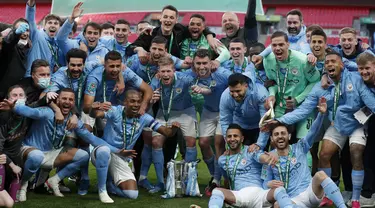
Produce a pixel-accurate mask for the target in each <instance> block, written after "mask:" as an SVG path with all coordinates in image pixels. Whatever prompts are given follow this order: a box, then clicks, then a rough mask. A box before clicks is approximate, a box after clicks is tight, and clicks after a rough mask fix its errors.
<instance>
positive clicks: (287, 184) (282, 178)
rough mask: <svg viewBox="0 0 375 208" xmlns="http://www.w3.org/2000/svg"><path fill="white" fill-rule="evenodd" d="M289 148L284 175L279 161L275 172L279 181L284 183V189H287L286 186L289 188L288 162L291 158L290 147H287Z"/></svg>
mask: <svg viewBox="0 0 375 208" xmlns="http://www.w3.org/2000/svg"><path fill="white" fill-rule="evenodd" d="M289 147H290V148H289V153H288V159H287V161H286V171H285V173H284V174H283V171H282V170H281V164H280V161H279V162H278V164H276V166H277V170H278V172H279V176H280V179H281V181H282V182H283V183H284V188H285V189H288V186H289V169H290V161H291V160H292V156H293V151H292V146H289ZM283 176H285V178H284V177H283Z"/></svg>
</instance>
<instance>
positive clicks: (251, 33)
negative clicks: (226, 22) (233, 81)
mask: <svg viewBox="0 0 375 208" xmlns="http://www.w3.org/2000/svg"><path fill="white" fill-rule="evenodd" d="M255 10H256V0H249V3H248V5H247V11H246V16H245V24H244V27H242V28H239V29H238V31H237V33H236V35H234V36H233V37H224V38H221V39H220V41H221V42H222V43H223V44H224V45H225V47H227V48H229V43H230V41H231V40H232V39H234V38H240V39H242V40H244V41H245V43H246V47H247V51H246V54H245V55H246V56H248V55H249V48H250V47H251V46H252V45H253V44H254V43H256V42H258V27H257V20H256V14H255Z"/></svg>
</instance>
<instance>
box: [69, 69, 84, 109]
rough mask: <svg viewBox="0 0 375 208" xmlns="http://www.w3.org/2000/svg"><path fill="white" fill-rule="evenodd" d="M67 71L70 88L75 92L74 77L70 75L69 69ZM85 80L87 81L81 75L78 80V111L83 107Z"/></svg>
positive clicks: (76, 95)
mask: <svg viewBox="0 0 375 208" xmlns="http://www.w3.org/2000/svg"><path fill="white" fill-rule="evenodd" d="M66 71H67V76H68V80H69V85H70V88H72V90H74V88H73V81H72V79H73V78H72V75H71V74H70V72H69V69H67V70H66ZM84 79H85V78H84V75H83V74H81V77H80V78H79V80H78V92H77V93H74V95H75V98H76V100H77V104H76V107H77V110H79V109H80V107H81V99H82V89H83V81H84Z"/></svg>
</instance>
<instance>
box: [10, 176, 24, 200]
mask: <svg viewBox="0 0 375 208" xmlns="http://www.w3.org/2000/svg"><path fill="white" fill-rule="evenodd" d="M20 189H21V183H20V180H19V179H18V178H15V179H13V181H12V183H11V184H10V187H9V194H10V196H11V197H12V199H13V200H14V201H15V202H18V199H19V192H20Z"/></svg>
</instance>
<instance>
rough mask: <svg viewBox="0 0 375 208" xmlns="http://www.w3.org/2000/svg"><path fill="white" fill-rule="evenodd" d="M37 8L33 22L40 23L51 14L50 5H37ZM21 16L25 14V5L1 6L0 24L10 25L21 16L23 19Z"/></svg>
mask: <svg viewBox="0 0 375 208" xmlns="http://www.w3.org/2000/svg"><path fill="white" fill-rule="evenodd" d="M37 8H38V12H37V13H36V16H35V20H36V22H40V21H41V20H42V19H43V18H44V17H45V16H46V15H47V14H49V13H50V12H51V3H39V4H38V6H37ZM23 14H25V4H12V3H9V4H1V12H0V22H4V23H8V24H11V23H13V22H14V21H15V20H16V19H18V18H20V17H21V16H22V17H23V16H24V15H23Z"/></svg>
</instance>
